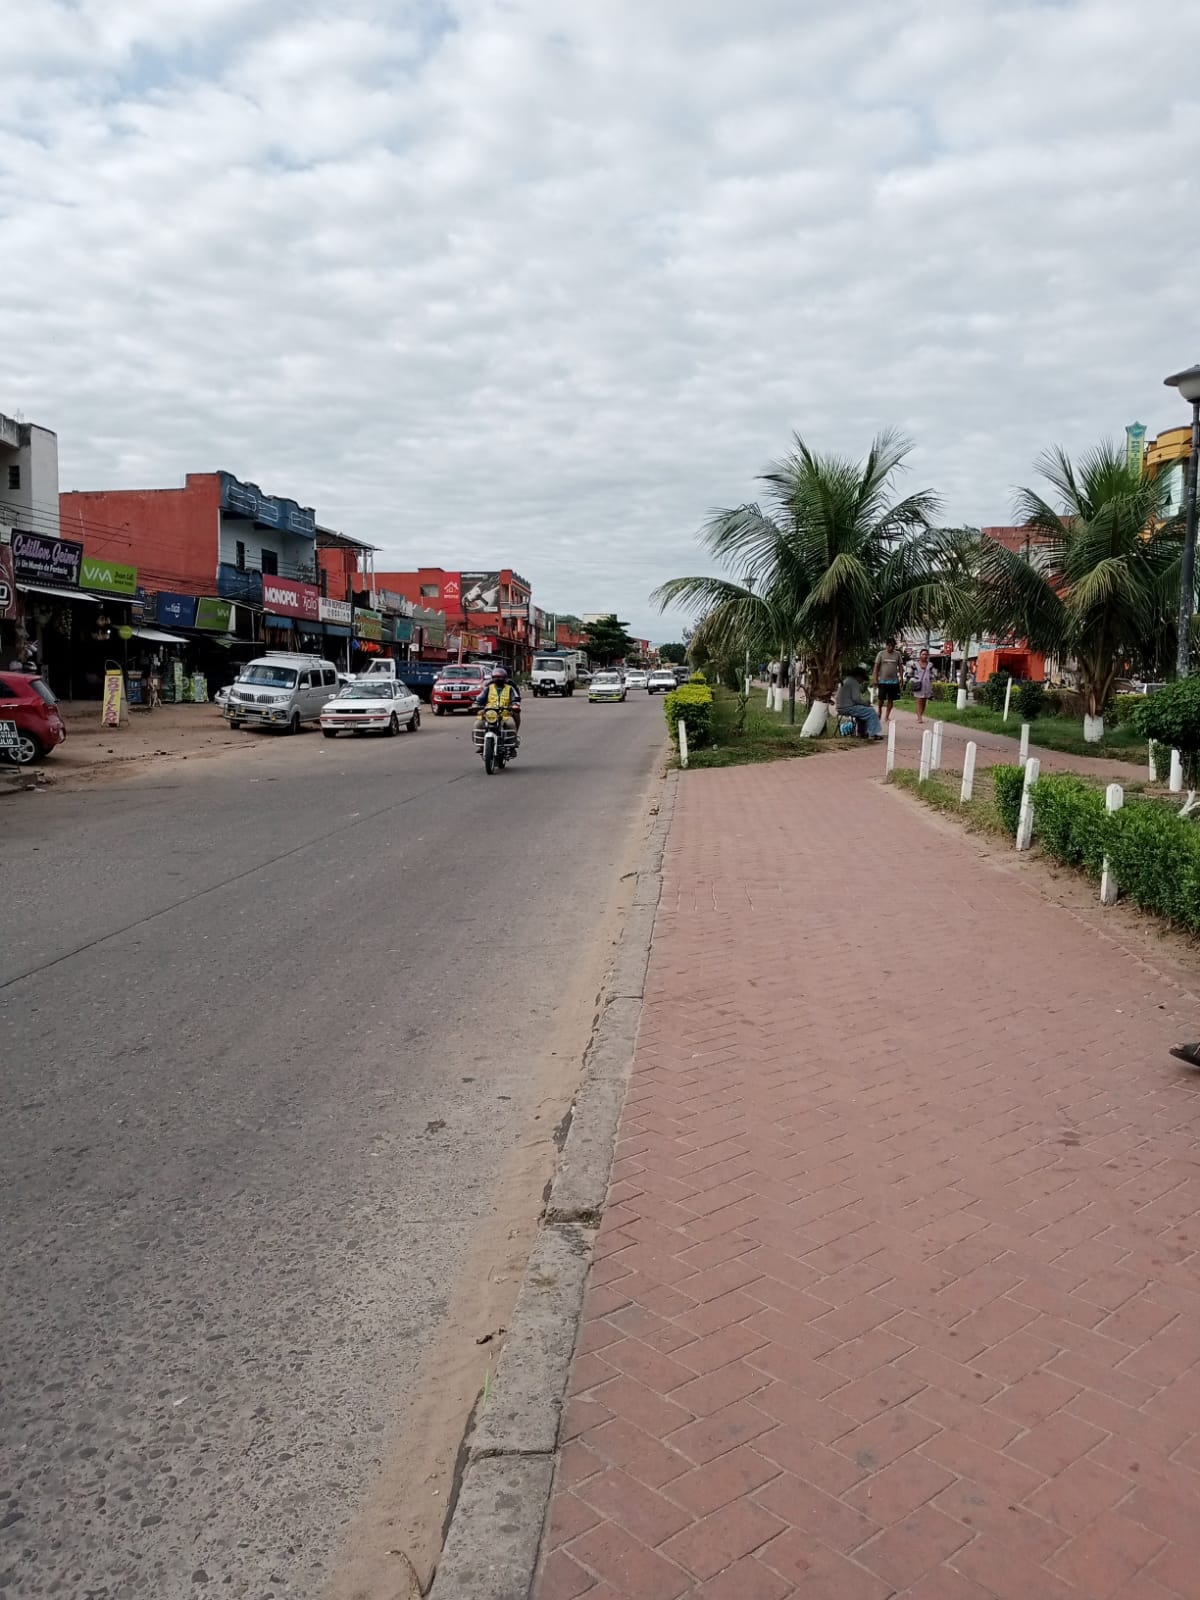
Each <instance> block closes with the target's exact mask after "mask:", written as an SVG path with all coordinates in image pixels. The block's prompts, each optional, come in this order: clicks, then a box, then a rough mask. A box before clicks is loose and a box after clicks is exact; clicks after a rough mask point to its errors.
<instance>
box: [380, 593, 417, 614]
mask: <svg viewBox="0 0 1200 1600" xmlns="http://www.w3.org/2000/svg"><path fill="white" fill-rule="evenodd" d="M379 603H380V605H381V607H382V608H383V610H384V611H393V612H395V614H396V616H398V617H411V616H412V609H413V608H412V601H411V600H406V599H405V598H404V596H403V595H402V594H397V593H396V591H395V590H394V589H380V591H379Z"/></svg>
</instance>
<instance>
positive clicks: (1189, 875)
mask: <svg viewBox="0 0 1200 1600" xmlns="http://www.w3.org/2000/svg"><path fill="white" fill-rule="evenodd" d="M1156 698H1157V697H1156ZM1105 844H1106V847H1107V853H1108V859H1109V864H1110V865H1111V867H1112V870H1113V872H1114V873H1115V875H1116V879H1117V882H1118V883H1119V884H1120V886H1121V890H1122V892H1123V893H1124V894H1127V895H1128V896H1129V898H1130V899H1131V900H1133V901H1135V902H1136V903H1137V904H1138V905H1139V906H1142V907H1143V908H1144V909H1145V910H1147V911H1157V912H1159V913H1160V914H1161V915H1162V916H1164V917H1170V919H1171V920H1172V921H1173V922H1178V923H1180V924H1181V925H1182V926H1183V927H1185V928H1188V929H1190V930H1191V932H1193V933H1200V828H1198V827H1197V826H1196V824H1195V823H1194V822H1190V821H1189V820H1188V819H1187V818H1186V817H1180V816H1177V815H1176V814H1175V812H1174V811H1172V810H1171V809H1170V808H1169V807H1167V806H1165V805H1162V804H1161V803H1159V802H1157V801H1146V802H1143V803H1141V804H1134V805H1127V806H1125V807H1123V808H1122V809H1121V810H1120V811H1115V812H1114V813H1113V814H1112V816H1111V817H1109V818H1108V819H1107V827H1106V829H1105Z"/></svg>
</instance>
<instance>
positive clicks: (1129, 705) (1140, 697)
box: [1108, 694, 1146, 728]
mask: <svg viewBox="0 0 1200 1600" xmlns="http://www.w3.org/2000/svg"><path fill="white" fill-rule="evenodd" d="M1145 703H1146V696H1145V695H1144V694H1119V695H1116V696H1115V697H1114V699H1113V701H1112V704H1111V705H1110V706H1109V708H1108V712H1109V715H1110V716H1111V717H1112V719H1113V721H1114V722H1115V723H1116V725H1117V727H1118V728H1123V727H1125V726H1126V724H1127V723H1130V722H1132V721H1133V713H1134V712H1135V711H1136V710H1137V709H1138V707H1139V706H1142V705H1145Z"/></svg>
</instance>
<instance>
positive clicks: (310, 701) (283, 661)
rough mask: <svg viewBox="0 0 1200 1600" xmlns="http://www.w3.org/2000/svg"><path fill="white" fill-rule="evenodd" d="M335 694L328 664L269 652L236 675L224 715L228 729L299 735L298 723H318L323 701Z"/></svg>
mask: <svg viewBox="0 0 1200 1600" xmlns="http://www.w3.org/2000/svg"><path fill="white" fill-rule="evenodd" d="M337 692H338V674H337V668H336V667H335V666H334V664H333V662H332V661H325V660H323V659H322V658H321V657H320V656H306V655H300V654H298V653H294V652H293V651H290V650H268V651H267V653H266V655H265V656H258V657H256V658H255V660H253V661H250V662H247V664H246V665H245V666H244V667H243V668H242V670H241V671H240V672H239V673H238V677H237V682H236V683H235V684H234V685H233V687H232V688H231V689H230V691H229V699H228V701H227V702H226V705H225V716H226V719H227V721H228V723H229V726H230V727H231V728H242V727H265V728H275V729H276V730H277V731H278V732H279V733H299V731H300V726H301V724H302V723H305V722H317V721H318V720H319V719H320V716H321V711H322V708H323V707H324V705H325V702H326V701H327V700H332V699H333V697H334V695H335V694H336V693H337Z"/></svg>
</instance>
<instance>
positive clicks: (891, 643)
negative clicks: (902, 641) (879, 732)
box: [872, 639, 904, 726]
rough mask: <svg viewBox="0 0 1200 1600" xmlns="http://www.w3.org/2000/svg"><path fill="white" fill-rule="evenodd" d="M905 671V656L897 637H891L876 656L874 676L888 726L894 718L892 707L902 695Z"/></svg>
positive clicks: (884, 718)
mask: <svg viewBox="0 0 1200 1600" xmlns="http://www.w3.org/2000/svg"><path fill="white" fill-rule="evenodd" d="M903 671H904V657H903V655H902V654H901V652H900V649H899V647H898V645H897V644H896V641H895V639H889V640H888V641H887V643H886V644H885V645H884V647H883V649H882V650H881V651H880V652H879V654H878V655H877V656H876V657H875V665H874V667H873V668H872V676H873V678H874V679H875V687H876V689H877V690H878V692H879V709H880V711H881V712H882V714H883V721H884V724H885V726H886V724H887V723H889V722H890V721H891V720H892V707H893V706H894V705H895V704H896V701H897V699H898V698H899V696H900V676H901V674H902V673H903Z"/></svg>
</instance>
